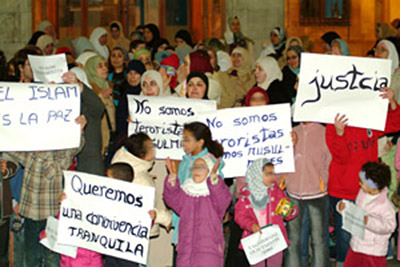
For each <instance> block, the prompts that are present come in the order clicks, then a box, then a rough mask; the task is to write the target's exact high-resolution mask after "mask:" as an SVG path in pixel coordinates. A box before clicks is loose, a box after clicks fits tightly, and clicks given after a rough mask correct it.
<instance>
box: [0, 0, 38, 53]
mask: <svg viewBox="0 0 400 267" xmlns="http://www.w3.org/2000/svg"><path fill="white" fill-rule="evenodd" d="M0 25H1V30H0V50H3V51H4V52H5V54H6V57H7V60H10V59H11V58H12V57H13V55H14V53H15V52H16V51H17V50H19V49H20V48H23V47H24V46H25V45H26V44H27V43H28V41H29V38H30V37H31V33H32V1H31V0H1V9H0Z"/></svg>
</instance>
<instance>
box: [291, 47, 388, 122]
mask: <svg viewBox="0 0 400 267" xmlns="http://www.w3.org/2000/svg"><path fill="white" fill-rule="evenodd" d="M300 69H301V71H300V80H299V89H298V92H297V97H296V104H295V112H294V121H317V122H325V123H334V118H335V116H336V114H337V113H340V114H345V115H346V116H347V117H348V119H349V122H348V123H349V125H351V126H355V127H361V128H369V129H377V130H383V129H384V128H385V123H386V115H387V110H388V101H387V100H386V99H382V98H381V97H380V96H379V95H380V94H381V93H380V92H379V89H381V88H382V87H385V86H389V84H390V77H391V61H390V60H383V59H374V58H361V57H346V56H331V55H320V54H308V53H302V55H301V66H300Z"/></svg>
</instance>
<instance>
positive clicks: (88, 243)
mask: <svg viewBox="0 0 400 267" xmlns="http://www.w3.org/2000/svg"><path fill="white" fill-rule="evenodd" d="M64 177H65V193H66V195H67V199H66V200H64V201H63V202H62V205H61V212H60V223H59V228H58V242H59V243H63V244H68V245H75V246H77V247H83V248H86V249H90V250H93V251H97V252H99V253H101V254H106V255H110V256H114V257H118V258H123V259H126V260H130V261H135V262H138V263H141V264H146V261H147V254H148V247H149V238H150V228H151V218H150V215H149V214H148V211H149V210H151V209H153V205H154V188H152V187H148V186H142V185H136V184H133V183H127V182H123V181H118V180H115V179H111V178H105V177H101V176H97V175H91V174H86V173H80V172H70V171H65V172H64Z"/></svg>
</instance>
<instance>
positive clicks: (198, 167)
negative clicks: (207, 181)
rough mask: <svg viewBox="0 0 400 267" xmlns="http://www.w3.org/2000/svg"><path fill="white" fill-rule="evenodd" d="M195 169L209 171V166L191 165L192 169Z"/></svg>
mask: <svg viewBox="0 0 400 267" xmlns="http://www.w3.org/2000/svg"><path fill="white" fill-rule="evenodd" d="M195 170H199V171H208V168H207V167H204V166H196V165H193V166H192V167H190V171H195Z"/></svg>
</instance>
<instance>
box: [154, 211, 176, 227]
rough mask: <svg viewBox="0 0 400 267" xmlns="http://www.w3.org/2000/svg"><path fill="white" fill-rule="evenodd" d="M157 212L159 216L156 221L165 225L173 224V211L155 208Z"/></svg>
mask: <svg viewBox="0 0 400 267" xmlns="http://www.w3.org/2000/svg"><path fill="white" fill-rule="evenodd" d="M155 210H156V212H157V217H156V220H155V221H154V223H157V224H160V225H163V226H168V225H170V224H171V221H172V213H171V211H170V210H167V209H163V208H156V209H155Z"/></svg>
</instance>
